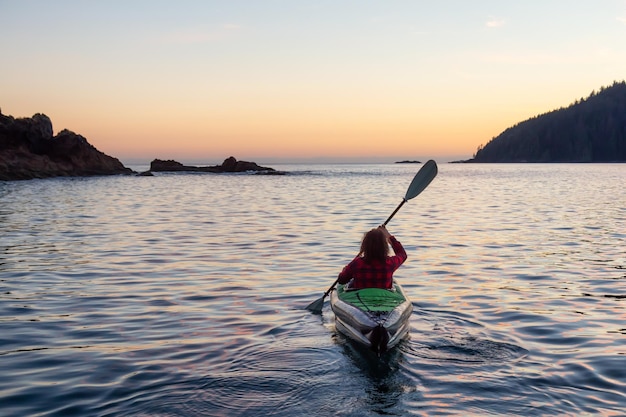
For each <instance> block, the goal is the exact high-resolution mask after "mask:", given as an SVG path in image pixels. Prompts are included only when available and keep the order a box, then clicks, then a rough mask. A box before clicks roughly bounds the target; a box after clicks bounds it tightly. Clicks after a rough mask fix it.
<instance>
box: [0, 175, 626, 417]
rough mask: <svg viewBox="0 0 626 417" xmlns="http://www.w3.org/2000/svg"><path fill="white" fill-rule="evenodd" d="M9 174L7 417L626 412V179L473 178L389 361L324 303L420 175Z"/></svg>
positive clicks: (426, 227) (2, 351) (3, 410)
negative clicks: (368, 234)
mask: <svg viewBox="0 0 626 417" xmlns="http://www.w3.org/2000/svg"><path fill="white" fill-rule="evenodd" d="M274 167H275V168H278V169H282V170H286V171H289V172H290V173H291V174H290V175H285V176H253V175H212V174H160V175H157V176H155V177H98V178H69V179H68V178H64V179H48V180H33V181H23V182H4V183H2V182H0V236H1V239H0V331H1V332H0V375H2V377H1V378H0V415H2V416H318V415H319V416H331V415H332V416H377V415H387V416H389V415H391V416H406V415H419V416H422V415H423V416H433V415H439V416H447V415H450V416H485V415H514V416H550V415H552V416H584V415H594V416H595V415H602V416H618V415H620V416H623V415H625V413H626V412H625V410H626V191H625V188H624V183H625V180H626V165H624V164H607V165H569V164H559V165H515V164H513V165H454V164H440V165H439V175H438V177H437V178H436V179H435V180H434V181H433V183H432V184H431V185H430V186H429V187H428V188H427V189H426V190H425V191H424V192H423V193H422V194H421V195H419V196H418V197H417V198H415V199H414V200H411V201H410V202H409V203H407V204H405V205H404V207H403V208H402V209H401V210H400V212H398V214H397V215H396V216H395V217H394V219H393V220H392V221H391V223H390V224H389V229H390V231H391V232H393V233H394V234H395V235H396V236H397V237H398V239H399V240H400V241H401V242H402V243H403V244H404V245H405V247H406V249H407V252H408V254H409V259H408V261H407V263H406V264H405V265H404V266H403V267H402V268H401V269H400V270H399V271H398V272H397V273H396V278H397V279H398V280H399V281H400V282H401V283H402V284H403V286H404V288H405V290H406V292H407V293H408V295H409V296H410V297H411V299H412V300H413V304H414V312H413V316H412V318H411V331H410V337H409V339H407V340H405V341H403V342H402V343H401V344H400V345H399V346H398V347H397V348H396V349H395V350H393V351H392V352H391V353H390V354H388V355H387V356H386V357H384V358H383V359H382V360H378V359H377V358H375V357H373V356H371V355H370V354H369V353H368V352H366V351H363V350H362V349H360V348H358V347H357V346H355V345H353V344H352V343H351V342H349V341H347V340H346V339H345V338H344V337H343V336H341V335H339V334H337V333H336V331H335V329H334V324H333V315H332V312H331V311H330V309H329V308H328V306H326V307H325V309H324V312H323V314H322V315H321V316H320V315H314V314H311V313H310V312H308V311H306V310H305V309H304V308H305V306H306V305H307V304H309V303H310V302H312V301H314V300H315V299H317V298H319V297H321V295H322V294H323V293H324V291H325V290H326V289H328V287H329V286H330V285H331V284H332V282H333V281H334V279H335V278H336V275H337V273H338V272H339V270H340V269H341V268H342V267H343V265H344V264H345V263H346V262H348V261H349V260H350V259H352V257H353V256H354V254H355V253H356V251H357V248H358V245H359V242H360V238H361V235H362V233H363V232H365V231H367V230H369V229H370V228H372V227H375V226H376V225H378V224H380V223H382V222H383V221H384V220H385V219H386V218H387V216H388V215H389V214H391V212H392V211H393V209H394V208H395V207H396V206H397V205H398V204H399V203H400V201H401V199H402V197H403V196H404V193H405V191H406V188H407V187H408V185H409V183H410V181H411V179H412V178H413V175H414V174H415V173H416V172H417V170H418V169H419V167H420V166H418V165H394V164H388V165H284V166H280V165H274Z"/></svg>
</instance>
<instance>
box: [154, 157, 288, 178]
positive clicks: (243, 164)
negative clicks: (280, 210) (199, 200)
mask: <svg viewBox="0 0 626 417" xmlns="http://www.w3.org/2000/svg"><path fill="white" fill-rule="evenodd" d="M150 171H153V172H185V171H187V172H213V173H224V172H253V173H255V174H266V175H281V174H284V172H281V171H276V170H275V169H274V168H268V167H262V166H260V165H257V164H256V163H255V162H248V161H237V160H236V159H235V158H234V157H232V156H231V157H229V158H226V159H225V160H224V162H223V163H222V164H221V165H214V166H206V167H198V166H192V165H183V164H181V163H180V162H177V161H173V160H171V159H170V160H167V161H164V160H161V159H155V160H154V161H152V162H151V163H150Z"/></svg>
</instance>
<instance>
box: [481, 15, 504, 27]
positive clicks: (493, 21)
mask: <svg viewBox="0 0 626 417" xmlns="http://www.w3.org/2000/svg"><path fill="white" fill-rule="evenodd" d="M505 23H506V21H505V20H504V19H501V18H498V17H490V18H489V20H487V23H485V26H487V27H488V28H500V27H502V26H504V24H505Z"/></svg>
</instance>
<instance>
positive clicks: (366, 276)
mask: <svg viewBox="0 0 626 417" xmlns="http://www.w3.org/2000/svg"><path fill="white" fill-rule="evenodd" d="M389 242H390V243H391V247H392V248H393V251H394V252H395V255H394V256H388V257H387V260H386V261H385V262H384V263H383V262H380V261H372V263H367V262H365V260H364V259H363V258H362V257H361V256H357V257H356V258H354V259H353V260H352V262H350V263H349V264H348V265H346V266H345V267H344V268H343V270H342V271H341V272H340V273H339V283H340V284H346V283H348V282H349V281H350V280H351V279H352V280H353V281H352V284H350V288H391V285H392V283H393V273H394V271H395V270H396V269H398V268H399V267H400V265H402V264H403V263H404V261H405V260H406V251H405V250H404V248H403V247H402V244H401V243H400V242H398V241H397V240H396V238H395V237H393V236H392V237H391V238H390V239H389Z"/></svg>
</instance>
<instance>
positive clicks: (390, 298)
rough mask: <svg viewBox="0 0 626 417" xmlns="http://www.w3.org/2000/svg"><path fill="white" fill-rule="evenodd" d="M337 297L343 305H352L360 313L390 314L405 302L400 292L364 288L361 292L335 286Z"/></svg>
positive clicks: (343, 286) (342, 286)
mask: <svg viewBox="0 0 626 417" xmlns="http://www.w3.org/2000/svg"><path fill="white" fill-rule="evenodd" d="M337 296H338V297H339V299H340V300H341V301H343V302H345V303H349V304H352V305H353V306H355V307H356V308H358V309H359V310H362V311H371V312H390V311H392V310H393V309H394V308H396V307H397V306H399V305H400V304H402V303H403V302H405V301H406V297H405V295H404V293H403V292H402V291H401V290H398V289H396V290H395V291H394V290H386V289H384V288H364V289H361V290H346V288H345V285H338V286H337Z"/></svg>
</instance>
